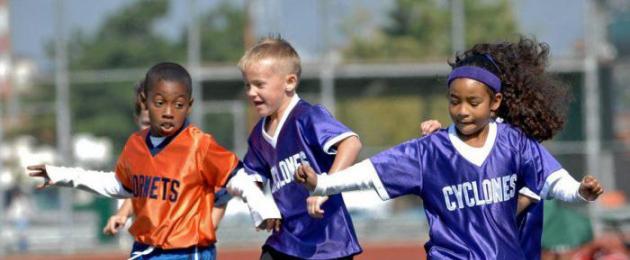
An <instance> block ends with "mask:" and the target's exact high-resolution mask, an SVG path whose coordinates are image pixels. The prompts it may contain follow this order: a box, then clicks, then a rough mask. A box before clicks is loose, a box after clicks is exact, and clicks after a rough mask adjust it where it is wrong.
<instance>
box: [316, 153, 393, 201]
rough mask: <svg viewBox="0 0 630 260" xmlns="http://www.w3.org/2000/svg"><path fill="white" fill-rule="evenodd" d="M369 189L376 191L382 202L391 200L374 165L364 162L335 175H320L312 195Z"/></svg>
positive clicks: (367, 161)
mask: <svg viewBox="0 0 630 260" xmlns="http://www.w3.org/2000/svg"><path fill="white" fill-rule="evenodd" d="M368 189H374V190H375V191H376V193H378V195H379V197H381V199H382V200H388V199H389V194H388V193H387V191H386V190H385V187H384V186H383V183H382V182H381V179H380V178H379V177H378V174H377V173H376V169H375V168H374V165H372V162H370V160H363V161H361V162H360V163H357V164H355V165H353V166H351V167H349V168H347V169H344V170H341V171H338V172H336V173H335V174H333V175H327V174H320V175H318V177H317V186H316V187H315V190H313V192H312V193H311V195H315V196H325V195H332V194H338V193H341V192H344V191H354V190H368Z"/></svg>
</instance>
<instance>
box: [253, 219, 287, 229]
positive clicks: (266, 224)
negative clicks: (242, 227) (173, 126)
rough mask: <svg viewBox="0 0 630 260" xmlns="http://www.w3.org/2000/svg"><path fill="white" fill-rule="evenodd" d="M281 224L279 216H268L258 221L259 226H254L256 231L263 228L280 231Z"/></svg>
mask: <svg viewBox="0 0 630 260" xmlns="http://www.w3.org/2000/svg"><path fill="white" fill-rule="evenodd" d="M281 224H282V219H279V218H269V219H265V220H263V222H262V223H260V225H259V226H257V227H256V231H260V230H265V231H267V232H269V231H274V230H275V231H276V232H278V231H280V225H281Z"/></svg>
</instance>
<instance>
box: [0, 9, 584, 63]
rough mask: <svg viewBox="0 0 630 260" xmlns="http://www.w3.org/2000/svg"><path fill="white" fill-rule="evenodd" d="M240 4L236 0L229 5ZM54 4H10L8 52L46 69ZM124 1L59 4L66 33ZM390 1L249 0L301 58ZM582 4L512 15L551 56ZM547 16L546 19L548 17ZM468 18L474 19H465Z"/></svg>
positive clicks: (566, 41)
mask: <svg viewBox="0 0 630 260" xmlns="http://www.w3.org/2000/svg"><path fill="white" fill-rule="evenodd" d="M196 1H197V5H198V6H199V9H202V10H205V9H207V8H210V7H211V6H212V5H214V4H216V2H217V0H196ZM188 2H189V1H188V0H184V1H172V3H171V4H172V7H173V8H172V9H171V13H170V14H169V16H168V18H166V19H165V20H164V21H162V22H161V24H160V25H159V26H158V27H159V28H160V30H162V32H163V33H164V34H165V35H167V36H171V37H174V36H176V35H178V33H179V30H181V29H182V28H185V24H186V22H187V19H188V17H189V16H188V7H187V3H188ZM234 2H237V3H239V4H240V3H242V1H234ZM55 3H56V0H19V1H10V2H9V4H10V26H11V37H12V48H13V52H14V54H16V55H18V56H22V57H27V58H32V59H34V60H36V61H37V63H38V64H39V65H40V66H42V69H44V70H46V69H49V68H50V66H51V64H52V62H51V61H50V60H49V59H48V58H47V56H46V54H45V45H46V43H48V42H50V41H51V40H52V39H53V38H54V35H55V28H54V26H55V20H54V11H55ZM128 3H129V0H90V1H85V0H64V13H65V15H64V18H65V22H66V25H67V26H68V27H67V29H66V31H67V32H72V31H76V30H81V31H84V32H87V33H89V32H92V31H94V30H95V29H96V28H98V27H99V26H100V25H101V24H102V22H103V21H104V18H106V17H107V16H108V15H109V14H111V13H112V12H115V11H116V10H117V9H118V8H120V7H121V6H123V5H125V4H128ZM391 4H392V1H382V0H347V1H342V0H338V1H324V0H299V1H295V0H265V1H255V4H254V6H253V7H254V8H253V10H254V11H253V13H254V15H255V17H256V18H255V19H256V21H257V22H258V24H259V25H258V27H257V28H256V30H257V32H258V33H259V34H260V35H265V34H267V33H268V32H273V31H279V32H280V33H281V34H282V35H283V36H284V37H285V38H288V39H289V40H290V41H292V42H293V43H294V45H295V46H296V47H297V49H298V50H299V51H300V53H301V54H302V56H304V57H305V58H306V59H307V60H308V59H314V58H316V57H317V56H318V55H319V53H320V51H321V50H322V49H323V48H324V46H323V41H322V40H321V39H322V37H323V36H322V35H323V34H322V32H323V31H325V30H324V28H335V27H338V26H340V25H342V24H343V22H344V19H346V17H348V16H350V15H352V14H354V13H356V12H363V13H365V14H367V15H368V16H369V17H371V19H370V20H369V21H368V24H365V27H366V28H369V27H373V26H376V25H378V24H379V23H383V22H384V21H385V16H386V13H387V12H386V11H387V9H388V8H389V7H390V6H391ZM583 4H584V1H583V0H580V1H574V0H554V1H546V0H529V1H514V2H513V6H514V14H515V15H516V17H517V20H518V23H519V27H520V30H521V32H522V33H524V34H527V35H534V36H536V37H537V38H538V39H539V40H542V41H546V42H548V43H549V44H550V45H551V50H552V55H556V56H567V55H571V54H572V49H573V47H574V46H575V44H576V42H578V41H579V40H580V39H581V38H582V28H583V22H582V20H583V19H582V16H583V11H582V6H583ZM324 8H326V9H327V10H328V13H327V17H328V19H326V20H323V19H320V18H319V17H320V15H321V13H322V11H323V10H324ZM550 17H553V18H552V19H549V18H550ZM468 19H474V18H473V17H469V18H468ZM328 31H329V32H331V31H334V32H333V33H330V34H329V37H330V39H331V45H333V46H334V45H339V44H342V43H343V39H344V37H343V35H342V34H340V33H339V30H336V31H335V30H328Z"/></svg>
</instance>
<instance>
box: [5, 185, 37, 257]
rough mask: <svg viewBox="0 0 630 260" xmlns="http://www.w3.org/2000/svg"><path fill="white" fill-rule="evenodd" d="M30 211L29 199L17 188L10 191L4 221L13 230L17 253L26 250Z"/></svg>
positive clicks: (31, 206)
mask: <svg viewBox="0 0 630 260" xmlns="http://www.w3.org/2000/svg"><path fill="white" fill-rule="evenodd" d="M32 209H33V205H32V203H31V200H30V198H29V197H28V196H27V194H25V193H24V192H23V191H22V190H21V189H20V188H19V187H14V188H12V189H11V190H10V192H9V207H8V208H7V212H6V220H7V222H8V223H9V224H10V225H11V226H12V227H13V229H14V232H15V235H16V239H17V250H18V251H19V252H25V251H27V250H28V237H27V231H28V227H29V222H30V218H31V216H32V213H33V211H32Z"/></svg>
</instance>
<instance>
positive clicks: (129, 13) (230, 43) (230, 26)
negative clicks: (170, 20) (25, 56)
mask: <svg viewBox="0 0 630 260" xmlns="http://www.w3.org/2000/svg"><path fill="white" fill-rule="evenodd" d="M172 3H173V1H168V0H138V1H133V2H130V3H129V4H128V5H126V6H124V7H123V8H121V9H120V10H118V11H115V12H113V13H112V14H111V15H110V16H109V17H108V18H106V19H105V22H104V23H103V25H102V26H101V27H100V28H99V29H97V30H96V31H95V32H94V33H89V34H88V33H85V32H82V31H77V32H73V33H72V35H71V36H70V37H69V39H68V50H69V51H68V56H69V57H68V66H69V69H70V71H71V72H77V71H86V70H111V69H114V70H115V69H129V68H142V69H148V68H149V67H150V66H151V65H153V64H155V63H157V62H161V61H174V62H178V63H180V64H183V65H186V47H187V40H188V38H187V30H186V28H182V30H181V31H182V34H181V35H180V37H176V38H175V39H169V38H168V37H167V36H165V34H164V33H163V32H161V31H160V27H158V25H159V22H162V20H163V19H164V18H165V17H166V16H167V15H168V12H169V7H170V6H169V4H172ZM199 19H200V21H201V22H200V27H199V28H200V30H201V54H202V62H205V63H208V62H223V63H226V62H232V63H236V61H237V60H238V59H239V58H240V55H242V53H243V24H244V20H245V14H244V12H243V10H242V8H241V7H239V6H235V5H233V4H231V3H229V2H228V1H222V2H219V3H217V5H215V6H213V7H212V8H211V9H209V10H208V11H207V12H205V13H202V14H201V15H200V18H199ZM52 46H54V44H53V43H50V44H49V46H48V52H49V53H50V56H51V57H54V49H53V48H52ZM143 77H144V70H140V71H139V72H138V75H137V81H132V82H102V83H75V82H72V81H71V94H70V96H71V112H72V124H73V127H72V130H73V132H88V133H93V134H94V135H97V136H107V137H110V138H111V140H112V141H113V143H114V153H115V154H117V153H118V152H119V151H120V150H121V149H122V146H123V145H124V143H125V141H126V140H127V137H128V136H129V134H130V133H131V132H132V131H135V130H136V126H135V125H134V123H133V120H132V115H133V108H134V104H133V102H134V88H133V87H134V86H135V84H136V83H137V82H138V81H140V80H141V79H142V78H143ZM40 88H41V89H42V91H41V92H40V93H38V94H36V95H34V96H32V97H29V100H32V101H39V102H41V101H49V102H54V87H51V86H50V85H48V86H43V85H42V86H41V87H40ZM48 115H49V114H48ZM46 118H47V119H50V120H32V121H31V123H30V124H25V127H24V128H25V129H23V130H26V132H28V133H30V134H33V135H35V136H37V137H38V138H43V140H44V141H45V142H49V143H54V133H53V134H51V132H50V129H54V123H55V121H54V118H52V119H51V118H50V116H48V117H46ZM22 133H24V132H22Z"/></svg>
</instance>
